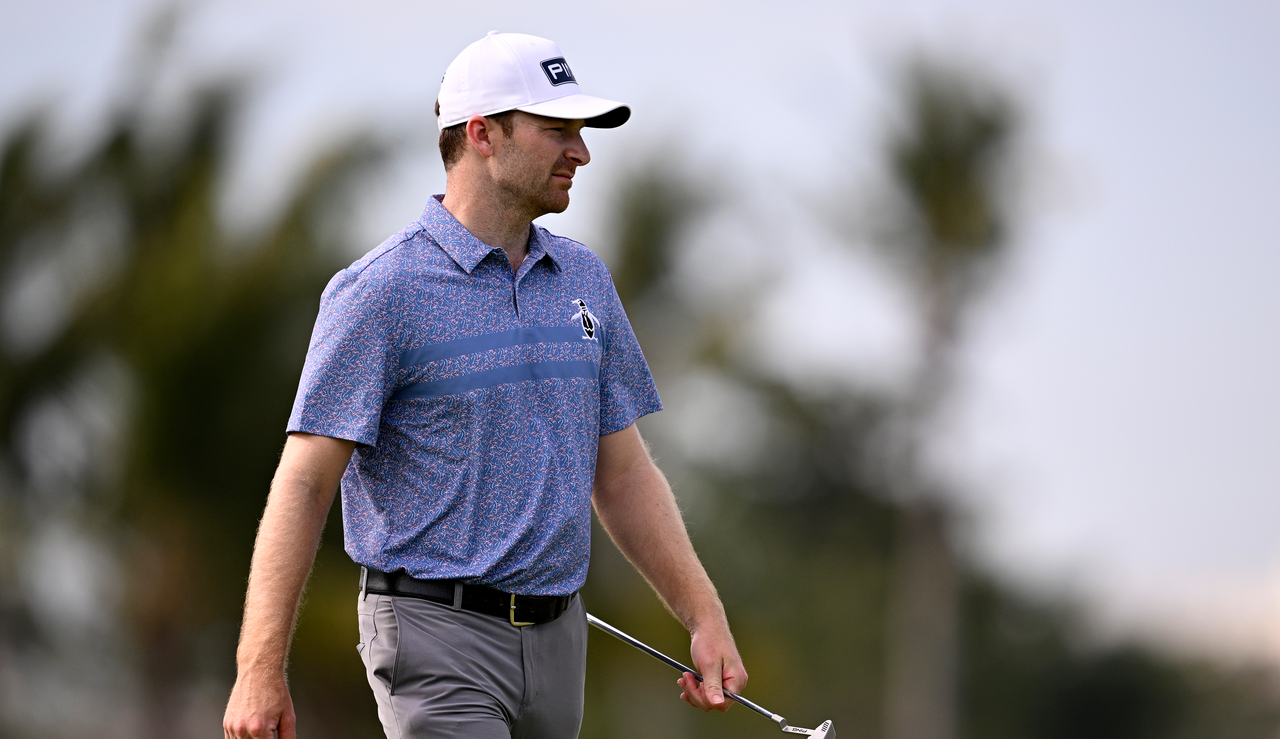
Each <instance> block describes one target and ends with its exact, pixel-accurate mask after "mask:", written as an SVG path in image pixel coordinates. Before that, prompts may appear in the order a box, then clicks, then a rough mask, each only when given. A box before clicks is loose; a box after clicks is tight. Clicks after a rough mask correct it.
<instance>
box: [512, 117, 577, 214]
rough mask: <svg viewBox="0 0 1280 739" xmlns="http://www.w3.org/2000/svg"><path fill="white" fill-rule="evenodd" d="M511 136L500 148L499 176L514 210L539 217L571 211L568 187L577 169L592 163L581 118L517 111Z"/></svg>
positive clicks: (571, 185)
mask: <svg viewBox="0 0 1280 739" xmlns="http://www.w3.org/2000/svg"><path fill="white" fill-rule="evenodd" d="M512 123H513V125H512V131H511V136H510V137H507V136H503V139H502V141H501V143H500V144H499V145H498V146H496V147H495V148H496V149H497V156H495V157H494V164H493V166H494V178H495V180H496V182H497V184H498V187H499V188H501V189H502V190H503V191H504V192H505V193H506V194H507V195H508V196H509V197H510V198H511V199H512V201H513V202H512V204H511V205H512V207H516V208H521V209H525V210H527V211H529V212H530V213H532V214H533V215H531V218H537V217H538V216H540V215H543V214H544V213H562V212H564V210H565V208H568V207H569V188H570V187H573V175H574V173H575V172H576V171H577V169H578V167H581V166H582V165H584V164H586V163H587V162H589V161H591V154H590V153H589V152H588V151H587V145H586V144H585V143H583V141H582V123H583V122H582V121H581V120H573V121H570V120H561V119H559V118H545V117H543V116H540V115H531V114H529V113H523V112H520V111H517V112H516V114H515V115H514V116H513V120H512Z"/></svg>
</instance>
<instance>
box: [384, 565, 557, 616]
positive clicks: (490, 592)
mask: <svg viewBox="0 0 1280 739" xmlns="http://www.w3.org/2000/svg"><path fill="white" fill-rule="evenodd" d="M360 590H361V592H364V593H378V594H381V595H402V596H407V597H409V598H421V599H423V600H429V601H432V602H435V603H442V604H444V605H447V606H451V607H453V608H455V609H457V608H461V609H463V610H466V611H475V612H476V613H483V614H485V615H487V616H496V617H498V618H500V619H503V620H505V621H508V622H510V624H511V625H512V626H532V625H534V624H544V623H546V622H548V621H554V620H556V619H557V618H559V617H560V614H562V613H564V612H565V610H566V609H567V608H568V607H569V604H570V603H572V602H573V597H574V595H576V593H574V594H571V595H516V594H515V593H504V592H503V591H501V590H495V589H494V588H491V587H488V586H486V585H466V584H464V583H461V582H458V581H457V580H419V579H418V578H416V577H410V576H409V573H407V572H405V571H404V570H396V571H395V572H379V571H378V570H371V569H368V568H367V567H361V568H360Z"/></svg>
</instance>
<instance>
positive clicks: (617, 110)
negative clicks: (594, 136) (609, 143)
mask: <svg viewBox="0 0 1280 739" xmlns="http://www.w3.org/2000/svg"><path fill="white" fill-rule="evenodd" d="M437 100H438V102H439V103H440V119H439V120H438V121H437V123H438V124H439V126H440V129H441V130H444V129H445V128H448V127H449V126H452V125H455V124H458V123H462V122H463V121H466V120H467V119H469V118H471V116H473V115H493V114H494V113H502V112H504V111H508V110H523V111H524V112H526V113H533V114H535V115H544V116H547V117H548V118H564V119H568V120H573V119H578V118H581V119H585V120H586V125H588V126H591V127H593V128H615V127H617V126H621V125H622V124H623V123H626V122H627V119H628V118H630V117H631V108H629V107H627V106H626V105H623V104H622V103H618V102H614V101H613V100H604V99H602V98H597V97H591V96H590V95H583V94H582V92H581V91H580V90H579V88H578V81H577V80H576V79H574V76H573V72H572V71H571V70H570V69H569V63H568V62H566V61H565V60H564V55H563V54H561V53H560V47H559V46H556V45H555V42H553V41H548V40H546V39H544V38H538V37H537V36H527V35H525V34H523V33H498V32H497V31H490V32H489V35H488V36H485V37H484V38H482V39H480V40H479V41H477V42H475V43H474V44H472V45H470V46H468V47H467V48H465V49H463V50H462V53H461V54H459V55H458V57H457V58H456V59H454V60H453V62H452V63H451V64H450V65H449V68H448V69H447V70H445V73H444V80H443V81H441V83H440V97H439V98H437Z"/></svg>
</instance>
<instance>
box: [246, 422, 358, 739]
mask: <svg viewBox="0 0 1280 739" xmlns="http://www.w3.org/2000/svg"><path fill="white" fill-rule="evenodd" d="M354 448H355V442H351V441H346V440H344V439H331V438H329V437H327V436H314V435H312V434H301V433H294V434H290V435H289V438H288V440H287V441H286V442H285V445H284V453H283V454H282V455H281V456H280V466H279V467H278V468H276V475H275V478H274V479H273V480H272V481H271V494H270V495H269V496H268V497H267V508H266V511H265V512H263V514H262V522H261V523H260V524H259V525H258V539H257V542H256V543H255V544H254V547H253V564H252V565H251V566H250V568H249V593H248V595H247V596H246V597H245V605H244V623H243V624H242V625H241V627H240V647H239V649H237V650H236V684H235V687H234V688H233V689H232V690H231V699H230V700H229V701H228V702H227V712H226V714H225V715H224V716H223V719H222V731H223V734H224V735H225V737H226V739H250V737H252V739H275V737H276V736H278V739H294V736H295V734H294V724H295V723H296V720H297V717H296V716H295V714H294V712H293V701H292V699H290V697H289V687H288V685H287V684H286V682H285V662H286V658H287V657H288V654H289V639H290V637H292V635H293V625H294V621H295V618H296V617H297V613H298V601H299V600H300V599H301V598H302V588H303V586H304V585H305V584H306V581H307V576H308V575H309V574H310V573H311V565H312V563H314V562H315V558H316V549H317V547H319V545H320V532H321V530H322V529H323V528H324V521H325V518H326V517H328V515H329V507H330V506H331V505H333V496H334V493H335V492H336V491H337V489H338V482H339V481H340V480H341V479H342V472H343V470H344V469H346V466H347V463H348V462H349V461H350V460H351V452H352V450H353V449H354ZM273 732H274V733H275V736H273Z"/></svg>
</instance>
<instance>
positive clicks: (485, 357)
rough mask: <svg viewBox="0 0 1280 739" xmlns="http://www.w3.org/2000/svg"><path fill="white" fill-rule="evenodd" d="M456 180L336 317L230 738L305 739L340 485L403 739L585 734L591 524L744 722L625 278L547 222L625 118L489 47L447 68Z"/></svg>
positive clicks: (268, 520)
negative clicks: (296, 683)
mask: <svg viewBox="0 0 1280 739" xmlns="http://www.w3.org/2000/svg"><path fill="white" fill-rule="evenodd" d="M436 105H437V107H436V113H437V115H438V117H439V126H440V130H441V133H440V154H441V157H442V158H443V160H444V165H445V171H446V175H447V181H446V189H445V194H444V195H443V196H435V197H433V198H431V199H430V200H429V201H428V202H427V206H426V209H425V210H424V211H423V213H422V216H421V217H420V218H419V219H418V220H417V221H415V222H414V223H412V224H410V225H409V226H408V227H407V228H405V229H404V230H402V231H401V232H400V233H398V234H396V235H395V236H393V237H391V238H390V239H388V240H387V241H385V242H384V243H383V244H382V245H381V246H379V247H378V248H376V249H374V250H373V251H371V252H369V253H368V254H367V255H365V256H364V257H363V258H362V259H360V260H359V261H357V262H356V263H354V264H353V265H351V267H349V268H348V269H346V270H343V271H342V272H340V273H338V275H336V276H335V277H334V278H333V280H332V281H331V282H330V283H329V286H328V287H327V288H326V289H325V291H324V295H323V296H322V298H321V302H320V313H319V317H318V318H317V319H316V325H315V330H314V332H313V334H312V338H311V345H310V348H309V350H308V352H307V359H306V364H305V366H304V368H303V372H302V380H301V383H300V386H299V388H298V394H297V398H296V400H295V402H294V406H293V413H292V415H291V416H290V418H289V426H288V438H287V441H286V442H285V446H284V452H283V454H282V456H281V459H280V466H279V469H278V470H277V471H276V475H275V479H274V480H273V481H272V484H271V492H270V495H269V497H268V500H267V506H266V511H265V513H264V514H263V517H262V522H261V525H260V528H259V531H258V538H257V543H256V545H255V548H254V554H253V564H252V567H251V571H250V574H249V588H248V596H247V599H246V603H245V614H244V623H243V626H242V630H241V635H240V645H239V650H238V652H237V655H236V663H237V668H238V670H237V677H236V683H235V688H234V689H233V690H232V693H231V698H230V701H229V703H228V705H227V711H226V716H225V718H224V721H223V727H224V731H225V733H226V736H227V737H228V739H230V738H232V737H235V738H238V739H242V738H246V737H255V738H258V739H268V737H272V735H273V734H278V736H279V739H293V737H294V724H295V716H294V711H293V706H292V701H291V699H290V696H289V691H288V687H287V684H286V679H285V662H286V656H287V653H288V649H289V640H290V633H291V630H292V627H293V623H294V619H295V616H296V613H297V609H298V602H299V598H300V596H301V593H302V590H303V585H304V583H305V581H306V579H307V575H308V572H309V570H310V568H311V565H312V562H313V560H314V557H315V552H316V547H317V546H318V543H319V540H320V531H321V526H322V524H323V522H324V520H325V517H326V515H327V512H328V510H329V508H330V505H331V504H332V501H333V498H334V494H335V492H336V490H337V489H338V488H339V483H341V489H342V514H343V516H342V517H343V533H344V535H345V541H346V549H347V552H348V553H349V554H350V555H351V557H352V558H353V559H354V560H355V561H356V562H357V563H359V564H360V565H361V566H362V567H361V573H362V574H361V582H360V591H359V596H358V612H359V624H360V646H359V650H360V654H361V657H362V659H363V660H364V663H365V665H366V667H367V673H368V679H369V685H370V686H371V687H372V688H373V693H374V696H375V698H376V700H377V703H378V716H379V718H380V719H381V721H382V725H383V728H384V729H385V731H386V734H387V736H388V737H390V738H391V739H399V738H400V737H406V738H408V737H413V738H423V737H468V738H470V739H498V738H499V737H501V738H502V739H508V738H509V737H523V738H528V739H537V738H543V737H546V738H565V739H568V738H571V737H575V736H577V734H578V730H579V727H580V724H581V720H582V702H583V684H584V680H585V676H584V673H585V664H586V663H585V660H586V645H587V634H586V631H587V623H586V619H585V610H584V607H583V603H582V599H581V597H579V596H578V594H577V591H578V589H579V588H581V587H582V584H583V582H584V580H585V579H586V575H587V564H588V557H589V551H590V532H591V506H592V504H594V506H595V509H596V512H597V514H598V515H599V517H600V521H601V522H602V523H603V525H604V527H605V529H606V530H607V531H608V532H609V535H610V536H611V537H612V538H613V540H614V542H615V543H616V544H617V545H618V547H619V548H620V549H621V550H622V552H623V553H624V554H625V555H626V556H627V557H628V558H629V559H630V560H631V562H632V563H634V564H635V566H636V567H637V568H638V569H639V570H640V572H641V573H642V574H643V575H644V576H645V578H647V579H648V581H649V582H650V583H651V584H652V585H653V587H654V589H655V590H656V591H657V592H658V594H659V596H661V598H662V600H663V601H664V602H665V603H666V605H667V606H668V608H670V610H671V611H672V613H674V614H675V615H676V617H677V618H679V619H680V621H681V622H682V623H683V624H684V625H685V626H686V627H687V628H688V629H689V633H690V635H691V640H692V641H691V652H692V658H693V662H694V666H695V667H696V669H698V670H699V671H700V672H701V673H702V674H703V675H704V676H705V677H706V682H705V683H702V684H699V683H698V682H697V681H696V680H695V679H694V677H693V676H692V675H690V674H688V673H685V675H684V676H683V677H682V678H681V679H680V681H679V683H680V686H681V688H682V690H683V693H682V695H681V697H682V698H683V699H684V700H686V701H687V702H689V703H690V704H692V705H694V706H696V707H698V708H702V709H703V710H711V709H717V710H721V711H723V710H725V709H727V708H728V705H729V703H728V701H726V699H725V697H724V694H723V690H722V686H723V688H727V689H729V690H732V691H735V692H737V691H741V690H742V688H743V686H744V685H745V684H746V681H747V673H746V671H745V670H744V669H743V666H742V661H741V659H740V658H739V656H738V653H737V649H736V647H735V646H734V642H733V637H732V635H731V634H730V631H729V625H728V623H727V621H726V619H725V613H724V608H723V606H722V605H721V603H720V600H719V598H718V597H717V595H716V591H715V588H714V587H713V586H712V584H711V581H710V580H709V579H708V578H707V575H706V572H705V571H704V570H703V567H702V565H701V563H700V562H699V561H698V558H697V555H695V554H694V551H693V547H692V546H691V545H690V543H689V537H688V535H687V534H686V532H685V528H684V524H683V522H682V520H681V517H680V513H679V510H678V509H677V508H676V504H675V500H674V498H673V496H672V494H671V489H670V488H669V487H668V485H667V482H666V479H665V478H664V477H663V475H662V473H661V472H660V471H659V470H658V469H657V467H655V466H654V464H653V462H652V460H651V459H650V457H649V454H648V451H647V448H646V446H645V443H644V441H643V440H642V439H641V438H640V434H639V432H638V431H637V430H636V427H635V425H634V424H635V421H636V419H637V418H639V417H640V416H642V415H645V414H647V413H652V412H654V411H658V410H660V409H661V404H660V402H659V400H658V395H657V392H656V391H655V389H654V385H653V378H652V377H651V375H650V373H649V368H648V366H647V365H646V364H645V361H644V356H643V355H642V354H641V351H640V347H639V345H638V344H637V343H636V338H635V335H634V333H633V332H632V330H631V326H630V324H629V323H628V322H627V317H626V314H625V313H624V312H623V309H622V305H621V303H620V302H619V300H618V295H617V292H616V291H615V290H614V287H613V283H612V281H611V279H610V277H609V272H608V270H607V269H606V268H605V266H604V265H603V264H602V263H601V261H600V260H599V259H598V258H597V257H596V256H595V254H593V253H592V252H591V251H589V250H588V249H587V248H586V247H584V246H582V245H581V244H579V243H577V242H574V241H571V240H569V239H565V238H561V237H559V236H554V235H552V234H551V233H548V232H547V231H546V230H545V229H543V228H541V227H538V226H534V225H533V224H532V221H533V219H535V218H537V217H538V216H541V215H543V214H545V213H559V212H562V211H564V209H565V208H567V207H568V205H569V189H570V187H572V185H573V177H574V174H575V172H576V171H577V169H578V167H581V166H583V165H585V164H587V163H588V162H589V161H590V159H591V157H590V154H589V153H588V152H587V147H586V144H585V143H584V142H583V139H582V129H583V128H584V127H592V128H614V127H617V126H620V125H622V124H623V123H625V122H626V120H627V118H628V117H629V116H630V114H631V111H630V109H629V108H627V107H626V106H625V105H622V104H620V103H616V102H612V101H609V100H602V99H600V98H595V97H590V96H587V95H584V94H582V93H581V92H580V90H579V87H578V82H577V79H576V77H575V74H574V70H573V69H572V68H571V67H570V66H569V63H568V62H567V61H566V60H565V58H564V55H563V54H561V52H560V50H559V48H558V47H557V46H556V45H555V44H554V43H552V42H550V41H547V40H546V39H541V38H537V37H534V36H526V35H522V34H511V33H497V32H494V33H490V34H489V35H488V36H486V37H485V38H483V39H481V40H480V41H477V42H476V43H474V44H472V45H471V46H469V47H467V48H466V49H465V50H463V52H462V53H461V54H460V55H458V57H457V58H456V59H455V60H454V61H453V63H452V64H450V65H449V68H448V71H447V72H446V73H445V77H444V81H443V83H442V84H441V88H440V96H439V99H438V101H437V104H436Z"/></svg>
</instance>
